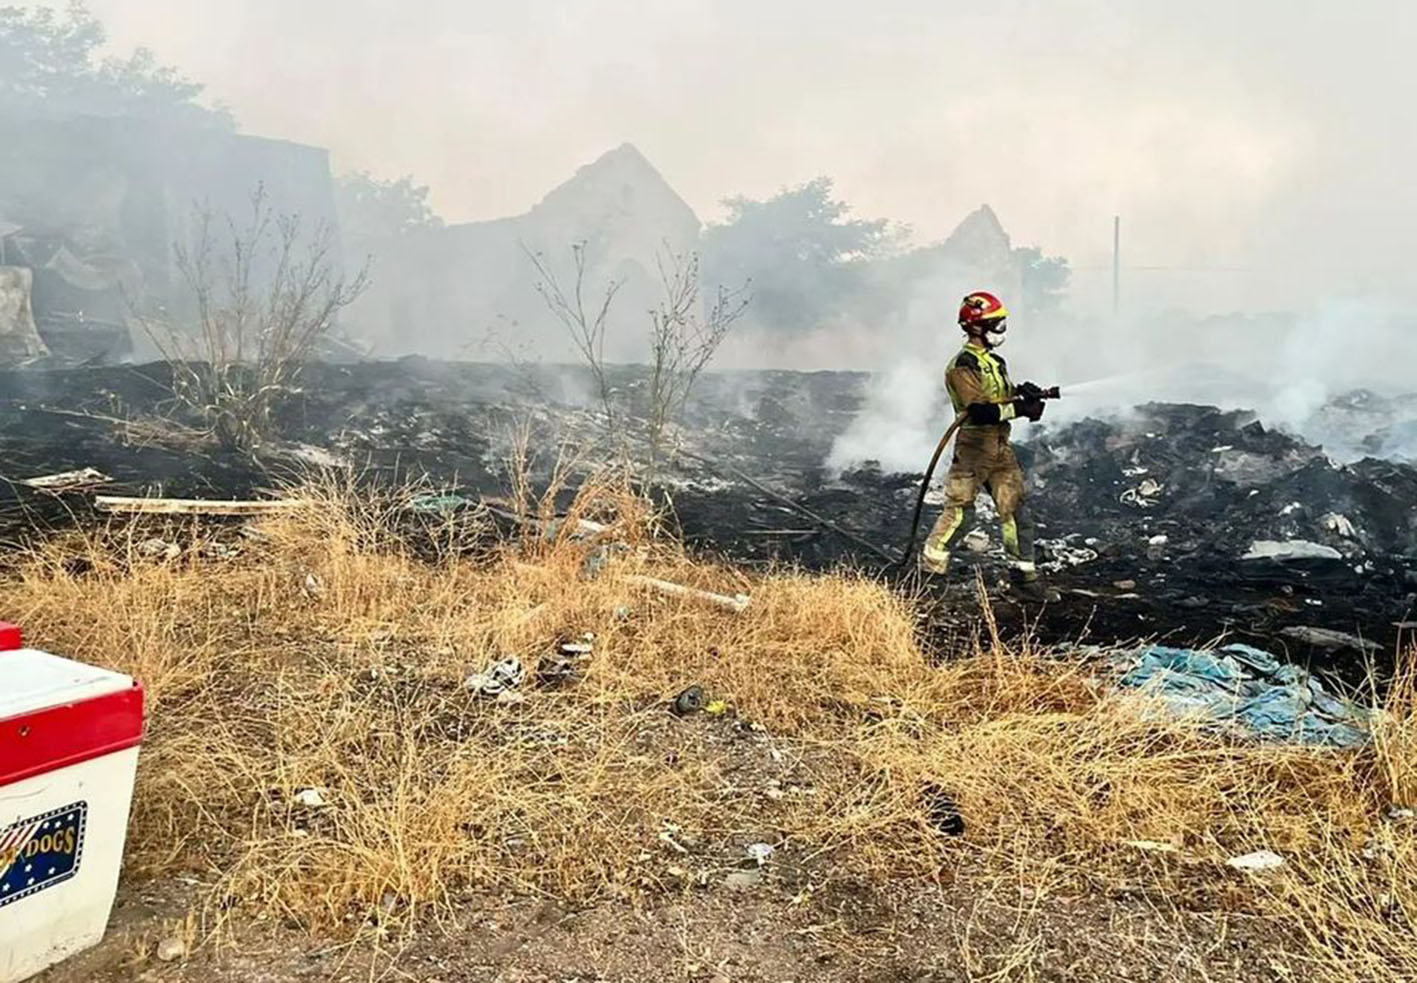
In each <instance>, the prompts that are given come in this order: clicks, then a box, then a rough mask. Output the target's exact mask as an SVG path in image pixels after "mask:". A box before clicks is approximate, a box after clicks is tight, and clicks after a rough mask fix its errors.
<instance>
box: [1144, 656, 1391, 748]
mask: <svg viewBox="0 0 1417 983" xmlns="http://www.w3.org/2000/svg"><path fill="white" fill-rule="evenodd" d="M1124 668H1125V670H1126V671H1125V672H1124V673H1123V675H1122V677H1121V679H1120V681H1119V685H1121V686H1122V687H1123V688H1127V689H1144V690H1148V691H1150V692H1154V693H1156V694H1157V695H1158V696H1159V697H1160V698H1161V700H1162V702H1163V704H1164V705H1165V706H1166V707H1167V709H1168V710H1169V711H1170V712H1172V713H1174V714H1176V715H1177V716H1198V717H1201V718H1203V719H1208V720H1213V721H1215V722H1216V724H1218V725H1229V726H1232V727H1237V728H1239V730H1240V731H1241V732H1242V733H1245V734H1248V735H1249V736H1252V737H1254V738H1256V739H1258V740H1261V741H1268V742H1275V743H1283V744H1303V745H1310V746H1315V747H1333V748H1354V747H1361V746H1362V745H1364V744H1366V743H1368V739H1369V725H1370V722H1371V713H1370V711H1369V710H1367V709H1366V708H1364V707H1362V706H1359V705H1357V704H1355V703H1353V702H1351V701H1349V700H1344V699H1341V698H1339V697H1337V696H1335V695H1333V694H1331V693H1329V692H1328V691H1327V690H1325V689H1324V687H1323V684H1322V683H1320V682H1319V681H1318V680H1317V679H1314V678H1313V677H1312V676H1310V675H1309V674H1308V673H1307V672H1305V671H1304V670H1303V669H1301V668H1299V667H1298V666H1295V665H1289V664H1286V663H1282V662H1280V661H1279V660H1278V659H1276V658H1275V657H1274V656H1273V655H1270V654H1269V653H1268V652H1265V651H1263V650H1261V649H1257V648H1254V647H1253V646H1250V645H1242V644H1239V643H1236V644H1231V645H1226V646H1224V647H1223V648H1220V649H1216V650H1215V651H1207V650H1203V649H1181V648H1171V647H1169V646H1166V645H1152V646H1150V647H1148V648H1145V649H1142V650H1141V651H1140V652H1139V653H1133V654H1132V655H1131V656H1129V657H1128V658H1127V660H1126V661H1125V663H1124Z"/></svg>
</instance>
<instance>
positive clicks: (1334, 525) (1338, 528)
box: [1319, 512, 1358, 539]
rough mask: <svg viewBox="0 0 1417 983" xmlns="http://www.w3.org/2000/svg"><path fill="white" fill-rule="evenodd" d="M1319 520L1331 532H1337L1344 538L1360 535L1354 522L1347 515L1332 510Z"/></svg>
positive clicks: (1353, 537)
mask: <svg viewBox="0 0 1417 983" xmlns="http://www.w3.org/2000/svg"><path fill="white" fill-rule="evenodd" d="M1319 521H1320V522H1322V523H1323V525H1324V528H1325V529H1327V530H1328V531H1329V532H1336V533H1338V534H1339V535H1340V536H1342V537H1343V538H1344V539H1355V538H1357V536H1358V530H1357V529H1356V528H1354V526H1353V522H1352V521H1351V520H1350V519H1349V518H1348V517H1347V516H1346V515H1339V514H1338V513H1337V512H1330V513H1328V515H1325V516H1324V517H1323V518H1322V519H1320V520H1319Z"/></svg>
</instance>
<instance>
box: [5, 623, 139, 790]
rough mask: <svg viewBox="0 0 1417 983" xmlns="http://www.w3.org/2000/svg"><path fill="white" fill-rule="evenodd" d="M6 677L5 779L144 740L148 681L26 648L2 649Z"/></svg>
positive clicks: (115, 749) (37, 771) (16, 780)
mask: <svg viewBox="0 0 1417 983" xmlns="http://www.w3.org/2000/svg"><path fill="white" fill-rule="evenodd" d="M0 638H3V636H0ZM0 676H3V678H4V681H5V685H4V687H3V688H0V786H3V785H8V784H11V783H12V782H18V781H21V780H22V779H25V778H30V777H32V776H34V775H39V774H43V773H44V772H47V771H54V770H55V769H57V768H63V767H66V766H67V765H74V764H78V763H80V762H82V761H88V760H90V759H92V758H97V757H100V756H101V755H105V754H111V753H112V752H114V751H122V750H124V749H126V748H130V747H134V746H136V745H137V744H139V743H140V742H141V741H142V739H143V687H142V684H141V683H139V682H137V681H136V680H134V679H132V678H130V677H128V676H124V675H122V674H121V673H116V672H111V671H109V670H107V669H99V668H98V667H96V666H90V665H85V664H83V663H81V662H73V661H71V660H69V659H63V658H60V657H59V656H57V655H50V654H49V653H48V652H40V651H38V650H36V649H24V648H22V649H15V650H13V651H8V652H5V653H4V655H3V656H0Z"/></svg>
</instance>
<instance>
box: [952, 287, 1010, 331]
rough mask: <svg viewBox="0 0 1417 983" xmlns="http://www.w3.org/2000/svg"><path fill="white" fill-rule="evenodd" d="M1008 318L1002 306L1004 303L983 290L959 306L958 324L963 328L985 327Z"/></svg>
mask: <svg viewBox="0 0 1417 983" xmlns="http://www.w3.org/2000/svg"><path fill="white" fill-rule="evenodd" d="M1008 316H1009V310H1008V308H1007V307H1005V306H1004V302H1003V301H1002V300H1000V299H999V298H998V297H995V296H994V295H993V294H991V293H986V292H985V291H983V290H976V291H975V292H974V293H972V294H970V295H969V296H967V297H965V298H964V300H963V301H961V302H960V305H959V323H960V324H961V325H964V326H968V325H971V324H980V325H987V324H991V323H993V322H996V321H1002V320H1003V319H1004V318H1006V317H1008Z"/></svg>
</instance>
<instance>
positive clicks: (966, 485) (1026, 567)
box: [921, 291, 1056, 601]
mask: <svg viewBox="0 0 1417 983" xmlns="http://www.w3.org/2000/svg"><path fill="white" fill-rule="evenodd" d="M1008 316H1009V312H1008V310H1007V309H1006V308H1005V307H1004V305H1003V302H1002V301H1000V300H999V298H998V297H995V296H994V295H993V294H991V293H986V292H984V291H978V292H976V293H972V294H970V295H969V296H967V297H965V298H964V301H963V302H962V303H961V304H960V308H959V325H960V327H961V328H962V329H963V330H964V333H965V336H966V337H965V344H964V347H963V348H962V349H961V350H960V352H959V354H958V355H956V356H955V357H954V358H953V359H952V360H951V361H950V364H949V367H948V369H946V371H945V385H946V387H947V388H948V389H949V393H950V402H951V403H953V404H954V411H955V415H956V416H962V417H963V420H962V422H961V423H960V427H959V432H958V433H957V434H956V436H955V447H954V460H953V461H952V462H951V464H950V471H949V476H948V477H947V479H946V486H945V509H944V511H943V512H942V513H941V514H940V517H939V519H937V520H936V521H935V525H934V528H932V529H931V530H930V535H929V537H928V538H927V539H926V540H925V547H924V550H923V552H922V555H921V566H922V567H923V568H924V569H925V570H926V571H927V572H929V573H934V574H944V573H946V572H948V570H949V564H950V551H951V550H952V549H953V548H954V547H955V545H956V544H957V543H958V542H959V540H960V538H961V537H962V536H963V535H964V533H965V531H966V530H967V529H968V527H969V526H970V524H971V522H972V520H973V517H974V499H975V496H977V495H978V494H979V490H980V489H981V488H983V489H984V490H985V491H987V492H988V493H989V497H990V498H992V499H993V500H994V508H995V510H996V511H997V512H998V513H999V522H1000V524H1001V525H1002V527H1003V536H1004V548H1005V550H1006V551H1007V552H1008V554H1009V558H1010V561H1011V566H1012V570H1011V574H1012V579H1013V582H1014V586H1015V590H1016V591H1017V592H1018V593H1019V594H1020V595H1021V596H1022V597H1024V598H1025V599H1028V600H1037V601H1042V600H1047V599H1052V598H1053V597H1055V596H1056V595H1053V594H1052V592H1050V591H1048V590H1047V589H1046V588H1045V587H1044V586H1043V585H1042V584H1041V583H1040V582H1039V578H1038V566H1037V563H1036V562H1035V560H1034V552H1033V520H1032V519H1031V517H1030V516H1029V513H1028V509H1027V508H1026V506H1025V505H1024V489H1023V471H1022V470H1020V469H1019V466H1018V460H1017V459H1016V458H1015V457H1014V450H1013V448H1012V447H1011V446H1010V445H1009V431H1010V421H1012V420H1016V419H1019V418H1023V419H1026V420H1029V421H1032V422H1037V421H1038V420H1039V419H1041V418H1042V416H1043V400H1042V399H1041V398H1040V394H1041V390H1040V389H1039V388H1038V387H1037V386H1035V385H1034V384H1033V383H1030V382H1025V383H1022V384H1020V385H1018V386H1015V385H1014V384H1013V383H1012V382H1010V381H1009V369H1008V365H1007V364H1006V363H1005V362H1004V359H1003V357H1002V356H1000V355H999V354H998V349H999V346H1000V345H1002V344H1003V343H1004V334H1005V332H1006V331H1007V330H1008V324H1007V318H1008Z"/></svg>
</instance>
